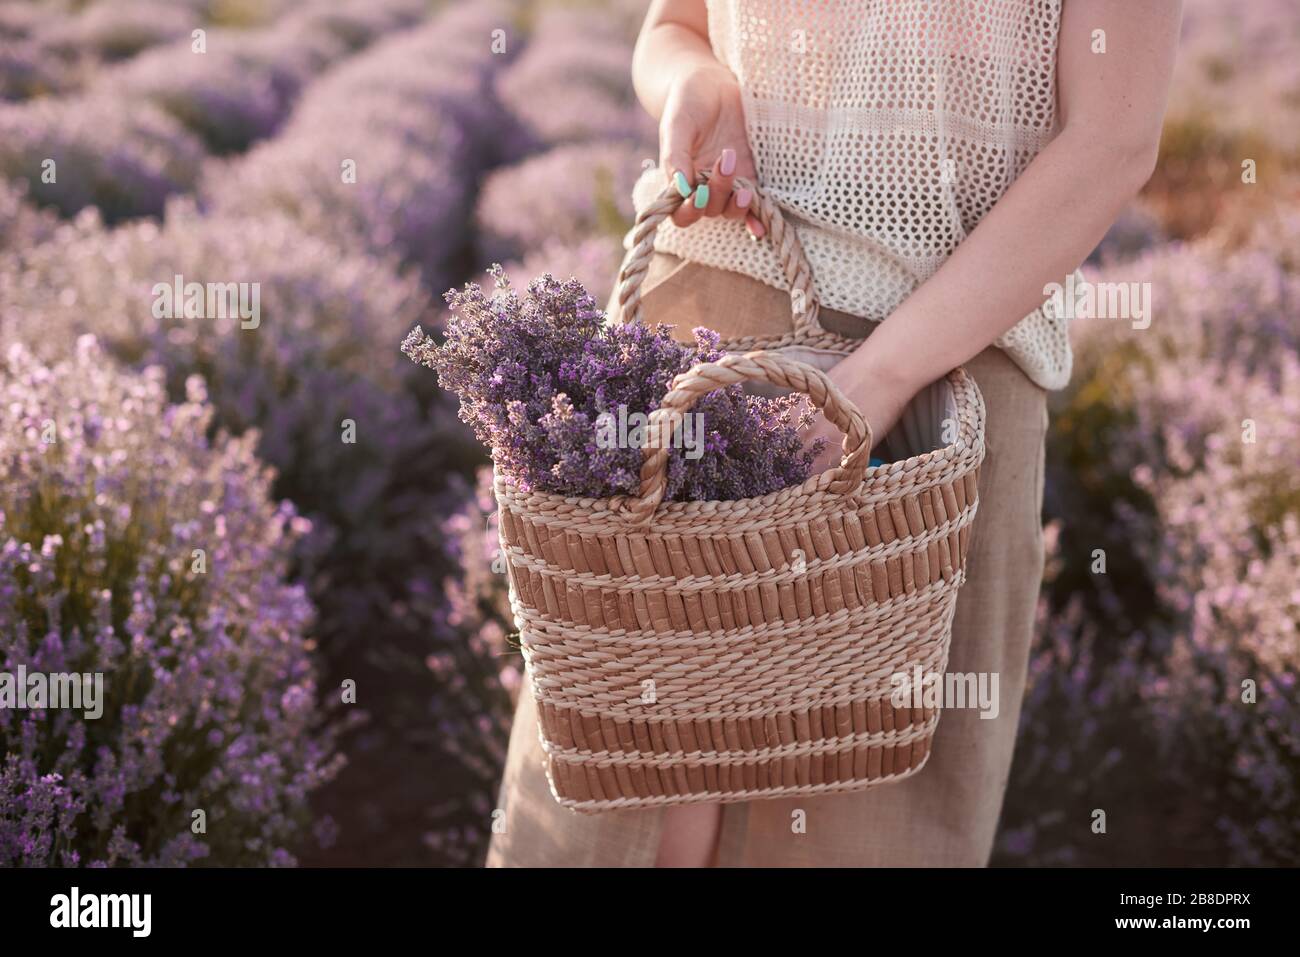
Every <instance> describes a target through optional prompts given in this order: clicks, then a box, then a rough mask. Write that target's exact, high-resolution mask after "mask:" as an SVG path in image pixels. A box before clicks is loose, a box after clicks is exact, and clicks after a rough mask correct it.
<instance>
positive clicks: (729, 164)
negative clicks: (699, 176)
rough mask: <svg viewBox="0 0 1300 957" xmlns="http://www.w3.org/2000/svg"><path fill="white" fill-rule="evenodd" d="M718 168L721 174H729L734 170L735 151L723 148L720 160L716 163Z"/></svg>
mask: <svg viewBox="0 0 1300 957" xmlns="http://www.w3.org/2000/svg"><path fill="white" fill-rule="evenodd" d="M718 169H719V170H720V171H721V172H722V175H723V176H730V175H731V174H732V173H734V172H735V171H736V151H735V150H733V149H725V150H723V151H722V161H721V162H720V163H718Z"/></svg>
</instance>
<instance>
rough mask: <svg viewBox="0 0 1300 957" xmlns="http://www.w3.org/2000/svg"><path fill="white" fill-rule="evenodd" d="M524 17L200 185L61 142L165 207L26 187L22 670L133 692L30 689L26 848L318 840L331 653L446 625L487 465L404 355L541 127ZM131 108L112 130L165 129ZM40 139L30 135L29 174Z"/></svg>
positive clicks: (13, 762)
mask: <svg viewBox="0 0 1300 957" xmlns="http://www.w3.org/2000/svg"><path fill="white" fill-rule="evenodd" d="M372 6H373V5H372ZM380 6H383V5H380ZM314 7H315V5H309V8H314ZM417 7H419V8H421V9H422V8H423V5H422V4H414V5H413V4H411V3H395V4H389V5H388V6H387V9H388V11H389V12H388V14H385V15H384V16H383V17H380V20H382V22H383V23H385V24H387V25H388V26H389V27H390V28H397V27H400V26H402V25H405V24H407V23H409V22H410V18H411V17H412V16H413V14H415V13H418V12H419V11H417V10H416V8H417ZM309 8H304V10H307V9H309ZM509 12H510V11H509V10H508V9H506V8H504V7H502V6H500V5H496V4H486V5H485V4H479V3H474V4H470V3H460V4H454V5H452V6H450V7H449V8H448V9H447V10H446V11H445V12H440V13H438V14H437V15H436V16H435V17H434V18H433V19H432V20H431V21H430V22H429V23H428V25H426V26H416V27H413V28H412V29H409V30H407V31H405V32H403V33H402V34H401V35H399V36H397V37H396V38H395V39H392V40H389V41H386V42H380V43H379V44H378V45H377V46H375V48H374V49H373V51H370V52H364V53H361V54H358V55H356V56H354V57H352V58H350V59H345V60H344V61H343V62H342V64H341V65H340V66H338V67H336V68H334V69H333V70H330V71H328V72H326V73H324V74H323V76H322V77H321V78H320V79H319V80H315V81H314V82H312V83H311V84H310V85H308V86H306V87H305V88H304V89H303V91H302V93H303V95H302V97H301V102H300V103H298V105H297V107H296V109H294V111H293V114H292V117H291V118H290V119H289V120H288V121H287V122H285V123H284V124H283V126H282V127H281V128H278V129H275V130H273V129H271V128H270V127H268V128H267V129H266V130H265V131H264V132H267V133H274V138H273V139H271V140H268V141H267V142H266V143H265V144H264V145H263V146H262V147H260V148H258V149H255V150H253V151H252V152H251V153H249V154H247V155H246V156H238V157H234V158H231V159H225V160H220V161H217V160H211V159H209V160H204V161H203V162H202V164H201V165H202V174H203V175H202V178H201V180H200V179H195V180H194V181H193V182H186V183H183V184H179V185H180V189H179V190H177V189H173V188H172V187H173V185H175V184H171V183H167V182H155V183H154V184H153V188H154V191H153V192H152V193H149V194H148V196H147V197H146V196H145V194H144V192H140V193H135V192H133V190H136V189H137V188H138V187H139V186H140V182H139V180H138V179H137V178H136V169H135V168H134V167H133V165H132V163H131V162H130V161H125V162H116V161H108V162H103V163H100V164H99V165H94V164H91V165H88V166H86V167H84V168H79V167H78V166H77V165H76V163H75V162H74V163H71V164H69V163H66V162H65V163H60V175H59V180H60V182H68V183H69V185H70V187H71V188H73V189H76V188H84V183H82V182H79V181H81V180H85V179H88V180H92V181H102V182H103V183H104V184H105V185H104V187H103V189H104V194H105V195H109V196H119V195H128V196H132V197H134V199H133V200H132V202H131V203H128V204H127V206H126V207H125V208H127V209H129V210H130V212H131V213H142V212H149V211H153V210H159V209H165V216H164V217H163V219H162V220H161V221H154V220H151V219H144V220H131V221H128V222H125V223H123V224H121V225H120V226H118V227H117V228H115V229H108V228H106V227H105V225H104V222H103V220H104V216H103V213H104V210H103V209H101V208H99V207H96V206H90V207H87V208H86V209H84V210H82V211H81V212H80V213H79V215H78V216H77V218H76V219H75V221H73V222H64V223H56V222H54V221H53V219H52V218H51V217H50V216H49V215H48V214H42V213H39V212H36V211H34V210H33V209H32V208H31V204H30V202H29V201H28V200H27V199H25V198H23V197H15V196H14V195H13V194H12V192H11V193H10V196H9V199H7V200H4V201H5V202H8V203H10V204H11V205H12V206H13V208H14V209H15V210H18V211H19V212H20V213H21V222H22V223H23V224H25V225H22V226H19V227H17V228H18V229H22V228H27V227H30V229H31V230H32V231H31V233H29V234H22V235H17V236H15V235H13V234H12V233H11V234H10V235H9V237H8V240H9V241H8V242H6V243H0V346H3V350H4V352H3V354H4V357H5V358H4V360H3V363H2V364H0V383H3V389H4V392H5V402H4V407H5V425H6V429H5V430H4V440H3V447H2V448H0V456H3V460H4V463H5V469H4V480H3V483H0V668H2V669H3V670H7V671H11V672H12V671H14V670H16V669H17V668H18V667H19V666H23V667H25V668H27V669H29V670H30V671H45V672H55V671H57V672H64V671H76V672H85V673H91V672H99V673H103V674H105V675H106V677H107V680H108V684H109V687H110V688H111V689H112V693H111V694H109V695H108V696H107V700H108V701H109V707H108V708H107V709H106V710H105V713H104V714H103V715H102V716H101V717H99V718H98V719H92V718H86V717H83V716H82V715H81V714H79V713H77V712H68V711H59V712H52V711H50V712H47V711H46V710H45V709H43V708H37V709H33V710H29V711H21V710H0V742H3V744H4V752H5V756H4V759H3V760H4V763H3V765H2V766H0V863H5V864H13V863H20V864H42V863H47V862H49V863H78V862H79V863H123V862H145V863H164V864H171V863H184V862H188V861H196V860H207V861H210V862H217V863H287V862H290V861H292V859H293V858H292V855H291V853H290V848H292V847H295V846H298V845H299V844H300V842H301V839H302V835H303V830H304V827H305V826H306V824H307V822H308V820H309V818H310V811H309V808H308V803H307V798H308V795H309V793H310V792H311V791H312V790H313V789H315V788H316V787H317V786H318V785H320V784H321V783H322V782H323V781H325V780H327V779H329V778H330V777H331V776H332V775H333V774H334V772H335V771H336V770H337V767H338V761H337V759H336V757H335V756H334V752H335V751H336V741H337V734H338V732H339V730H340V724H341V723H342V721H343V720H344V719H342V718H341V717H339V716H338V715H337V714H334V712H335V711H336V710H337V706H338V705H340V704H342V703H346V702H347V701H348V700H350V699H348V698H346V697H344V698H342V700H340V699H341V696H340V695H339V694H338V693H331V694H329V695H324V696H323V700H325V701H326V702H328V701H331V700H332V701H333V702H334V703H335V706H334V707H331V706H328V705H327V706H325V707H324V708H322V705H321V700H322V696H318V695H317V692H316V685H315V683H316V680H317V677H318V675H317V672H318V664H317V662H315V661H314V660H313V657H314V656H313V654H312V649H313V648H319V649H320V650H321V651H322V652H323V653H324V664H325V666H326V667H327V669H328V671H329V674H330V677H331V678H337V679H340V680H346V679H347V678H348V677H352V678H354V679H355V678H356V676H357V675H358V673H359V672H363V671H364V668H365V666H364V664H362V663H360V662H361V660H362V659H363V658H364V657H365V656H366V655H367V654H370V653H375V652H378V653H380V654H382V653H383V652H384V650H385V649H386V648H389V647H392V648H400V649H404V650H406V651H407V652H408V653H414V651H413V649H417V648H423V647H427V643H428V642H429V640H430V635H436V634H437V633H438V631H439V628H440V627H441V625H440V623H441V622H442V621H443V620H445V617H446V616H445V614H444V612H443V609H442V607H441V600H440V596H439V592H438V587H437V585H438V582H439V580H440V579H441V577H442V576H443V575H444V574H445V573H446V570H447V565H446V564H445V562H444V560H443V558H442V552H441V549H440V548H439V542H438V540H439V536H440V534H441V530H440V527H439V522H438V519H437V515H438V514H439V505H438V502H439V499H440V496H441V495H443V494H445V489H446V486H447V485H448V483H454V481H455V476H456V474H457V473H458V472H464V471H466V469H467V468H468V467H469V464H470V462H471V459H470V453H469V452H468V450H467V448H466V446H465V443H464V437H463V433H462V431H461V430H460V428H459V426H458V425H457V424H456V423H455V422H454V418H453V417H452V416H451V415H450V413H449V412H448V411H447V409H446V406H445V402H444V400H442V399H440V398H439V397H436V396H433V395H431V394H430V393H429V392H428V391H427V390H428V387H427V385H426V384H424V383H423V382H421V381H420V379H419V377H416V376H413V375H412V374H411V370H410V368H409V364H408V363H405V361H404V360H402V359H401V356H400V354H399V353H398V352H397V348H396V345H397V343H398V342H399V341H400V340H401V338H402V336H403V335H404V334H405V333H406V331H407V330H409V328H410V327H411V326H412V325H413V324H414V322H415V321H416V320H417V319H418V318H419V317H420V316H421V314H422V313H423V312H424V311H426V310H427V309H428V308H429V302H430V297H429V291H430V290H431V289H441V288H442V287H443V285H444V284H445V283H446V282H448V281H449V279H448V277H450V276H452V275H454V274H455V272H456V271H457V270H458V269H459V268H460V267H459V264H458V263H457V262H456V260H457V258H458V257H461V256H463V255H464V253H465V251H464V249H463V244H464V242H465V237H464V235H463V232H462V225H463V223H464V221H465V220H466V218H467V215H468V209H469V205H470V204H471V203H472V198H473V195H474V192H475V188H476V180H477V177H478V175H479V172H480V170H482V169H484V168H486V167H489V166H491V165H493V164H494V163H496V162H498V158H499V157H500V156H501V155H502V153H503V151H507V150H511V149H519V148H522V147H523V144H524V142H525V141H526V137H525V136H524V135H523V134H511V133H510V132H509V123H508V122H504V121H503V119H502V117H501V116H500V115H499V111H497V110H496V108H495V106H494V100H493V96H492V90H491V78H492V75H493V72H494V71H495V70H496V69H497V68H498V67H499V66H500V65H502V64H504V62H505V60H506V57H505V56H502V55H498V54H501V53H503V52H504V51H502V50H501V49H499V48H497V47H495V46H494V43H493V38H494V36H496V35H497V34H498V33H500V32H502V31H503V28H510V27H511V26H512V24H511V21H510V17H509ZM290 16H292V14H286V15H285V18H282V22H283V20H284V19H287V18H288V17H290ZM345 19H346V17H345ZM330 22H332V23H337V22H338V21H336V20H333V19H331V20H330ZM255 39H256V38H251V37H246V38H244V39H243V40H241V43H242V42H247V43H248V44H249V45H250V46H252V47H258V46H259V44H258V43H256V42H254V40H255ZM160 53H161V51H160ZM139 62H142V59H141V60H140V61H137V63H139ZM199 62H200V63H207V64H217V65H215V66H213V69H214V71H216V72H215V74H214V75H213V76H208V77H206V79H205V81H204V82H203V83H200V84H198V86H204V87H205V88H207V89H209V90H215V89H217V88H219V87H221V85H222V77H223V74H224V68H223V67H221V66H220V65H219V61H218V60H211V59H210V60H200V61H199ZM132 65H133V64H128V66H127V67H123V69H127V68H129V67H130V66H132ZM247 68H248V69H250V70H252V69H254V67H253V66H251V65H250V66H248V67H247ZM312 72H313V70H312V69H306V70H305V71H304V73H303V74H302V76H303V78H304V79H305V78H306V77H307V76H309V75H310V74H311V73H312ZM209 81H210V82H211V83H213V84H214V85H213V86H210V87H208V86H207V83H208V82H209ZM268 82H269V80H268ZM234 89H235V90H239V89H245V88H242V87H235V88H234ZM234 99H236V100H237V99H238V97H237V96H235V97H234ZM201 100H202V98H201V97H200V98H199V100H196V103H199V105H198V111H199V113H201V114H202V115H203V116H204V117H205V118H211V117H212V116H213V115H214V114H213V113H212V112H211V111H209V110H208V109H207V107H206V106H203V105H202V103H201V102H200V101H201ZM95 102H96V101H93V100H89V99H82V98H73V99H68V100H66V101H60V102H53V101H51V102H50V103H48V104H47V103H44V102H37V101H34V102H33V103H30V104H18V105H17V106H14V107H12V109H13V110H15V111H25V110H27V109H28V108H29V107H31V108H33V112H25V113H23V114H22V115H21V116H19V118H18V119H13V117H14V116H16V115H17V114H15V113H11V114H9V115H8V116H9V118H10V119H11V120H12V122H14V123H15V124H16V127H21V128H23V129H26V128H27V127H26V126H25V125H24V124H27V123H36V121H35V120H33V119H32V118H33V117H34V116H37V113H36V112H35V108H39V109H41V110H44V109H47V108H48V109H51V110H62V111H66V115H67V116H69V117H73V118H74V119H73V120H72V121H70V123H69V125H68V126H67V127H64V128H62V129H64V130H65V131H67V142H71V141H73V140H76V138H77V135H79V131H81V130H83V129H86V128H89V127H93V126H94V125H95V121H96V120H97V119H98V118H97V117H96V116H95V115H94V114H93V113H91V114H89V115H86V114H85V113H78V112H77V111H78V110H82V111H84V110H90V109H92V108H93V104H94V103H95ZM232 102H233V100H232ZM244 105H245V106H246V105H247V103H245V104H244ZM236 106H238V104H236ZM36 125H39V124H36ZM108 125H109V129H110V130H111V133H110V134H109V135H108V139H107V140H106V141H104V144H105V145H106V146H111V147H112V148H114V149H118V148H120V149H126V150H130V149H132V148H133V144H137V143H138V142H139V141H138V140H137V139H134V138H133V134H132V132H131V130H129V129H127V128H113V127H112V124H111V122H110V123H109V124H108ZM60 135H63V134H60ZM96 135H99V134H96V133H88V134H87V137H88V138H87V139H86V140H78V141H77V147H76V149H74V150H72V151H71V153H70V154H69V155H72V156H74V157H75V156H80V155H83V154H84V155H86V156H90V155H91V154H93V153H94V143H95V142H96V141H95V140H94V139H93V137H94V136H96ZM187 135H188V134H187ZM0 142H9V141H6V140H5V139H4V138H3V137H0ZM40 142H41V141H40V139H39V137H33V138H31V139H28V140H24V141H23V144H24V145H23V146H22V147H21V148H20V149H18V150H16V151H14V152H13V153H11V154H9V155H10V156H16V157H18V158H17V159H16V160H15V162H16V163H18V164H19V167H20V169H21V171H22V172H23V173H24V174H25V176H27V177H29V178H30V177H31V176H32V175H33V171H32V169H31V165H30V164H32V163H36V164H37V168H39V159H38V158H37V157H39V156H40V154H41V147H40V145H37V144H39V143H40ZM200 152H201V151H200ZM142 153H147V154H148V155H149V156H150V157H151V161H152V158H154V157H155V156H156V151H155V150H153V149H152V147H151V148H148V149H144V150H142ZM191 187H193V188H194V189H195V190H196V192H197V195H196V196H195V197H191V198H184V197H177V196H172V197H171V199H170V200H168V201H166V202H164V200H165V198H166V197H167V195H168V194H171V193H174V192H177V191H184V190H187V189H189V188H191ZM33 198H37V199H45V200H46V202H48V203H50V204H51V205H53V206H54V207H55V208H63V211H65V212H73V211H74V210H75V208H76V204H75V203H74V204H72V206H71V207H62V204H61V201H60V199H59V198H52V197H42V196H41V195H40V194H39V193H38V192H35V188H34V192H33ZM0 199H4V197H3V191H2V190H0ZM92 199H93V196H92ZM135 199H139V200H141V201H140V202H135V201H134V200H135ZM17 221H19V220H18V219H17V218H16V219H15V222H17ZM11 228H13V227H11ZM178 276H179V277H181V279H180V280H179V281H180V282H182V283H187V282H191V281H195V282H199V283H210V282H220V283H235V284H238V283H247V284H248V286H249V287H251V286H252V285H253V284H256V287H257V289H258V307H257V319H256V321H253V322H250V321H247V320H248V318H249V317H248V316H242V317H241V316H238V315H227V314H225V313H216V314H204V313H203V312H202V310H201V309H200V311H199V315H197V316H196V315H190V314H188V313H187V312H186V311H185V309H184V308H183V307H182V306H181V304H180V303H179V302H177V303H176V304H175V305H176V308H175V309H170V308H161V309H160V308H159V298H158V292H157V289H158V286H159V284H162V285H168V284H170V283H172V281H173V280H174V278H175V277H178ZM422 280H423V281H422ZM74 344H76V348H75V349H74V348H73V345H74ZM70 355H72V356H74V358H68V357H69V356H70ZM172 403H178V404H172ZM268 465H269V466H270V467H271V468H272V469H273V471H268V469H267V466H268ZM276 500H281V501H282V504H279V505H276V504H275V502H276ZM289 502H292V503H293V504H292V505H290V504H289ZM372 642H373V645H374V646H371V644H370V643H372ZM375 646H377V647H375ZM362 684H363V688H364V687H365V686H364V682H363V683H362ZM345 687H346V686H345ZM370 690H371V691H373V690H374V686H373V685H372V686H370ZM428 690H429V689H428V688H427V675H426V679H425V687H424V688H422V694H427V693H428ZM374 697H375V695H372V700H374ZM351 710H355V709H351ZM351 710H350V711H349V712H348V714H349V716H351ZM318 830H319V831H320V832H321V836H327V834H328V831H329V830H330V828H329V824H328V822H322V824H321V826H320V827H318Z"/></svg>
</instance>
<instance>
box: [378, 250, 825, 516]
mask: <svg viewBox="0 0 1300 957" xmlns="http://www.w3.org/2000/svg"><path fill="white" fill-rule="evenodd" d="M489 272H490V274H491V275H492V276H493V278H494V280H495V287H496V288H495V290H494V292H493V293H492V294H489V293H487V292H485V291H484V290H483V289H482V288H481V287H480V286H479V285H477V284H474V283H470V284H467V285H466V286H465V287H464V288H463V289H462V290H459V291H457V290H451V291H449V292H448V293H447V296H446V298H447V302H448V304H449V305H450V307H451V316H450V318H449V319H448V322H447V327H446V337H445V341H444V342H443V343H442V344H441V345H439V344H438V342H437V341H436V340H435V339H434V338H432V337H431V336H428V335H426V334H425V333H424V330H423V329H421V328H420V327H419V326H417V327H416V328H415V329H414V330H413V331H412V332H411V334H410V335H409V336H408V337H407V338H406V341H405V342H403V343H402V351H403V352H404V353H405V354H406V355H407V356H409V357H410V358H411V359H412V360H413V361H415V362H417V363H419V364H421V365H424V366H427V367H428V368H430V369H433V370H434V371H436V372H437V373H438V381H439V384H441V386H442V387H443V388H444V389H447V390H449V391H451V392H455V393H456V394H457V395H458V396H460V400H461V402H460V417H461V419H462V420H463V421H464V422H465V423H467V424H468V425H469V426H470V427H471V428H473V430H474V434H475V435H476V436H477V437H478V439H479V441H480V442H482V443H483V444H484V445H486V446H488V447H489V448H491V449H492V450H493V458H494V459H495V461H496V464H497V466H498V467H499V468H500V469H502V470H503V471H504V472H505V473H506V474H508V475H509V476H511V478H512V479H513V480H515V481H516V482H518V483H519V484H520V486H521V487H522V488H525V489H528V490H537V491H543V492H550V493H554V494H559V495H575V496H590V497H595V498H604V497H608V496H612V495H618V494H628V493H634V492H636V490H637V488H638V486H639V482H640V479H639V475H640V468H641V450H640V448H639V447H637V446H636V445H635V444H634V443H631V442H627V443H623V444H622V445H618V446H615V447H603V446H604V445H605V444H607V443H601V442H600V441H599V440H598V432H599V424H600V417H601V416H602V415H605V414H609V415H611V416H616V417H617V416H619V415H620V411H619V410H620V409H624V410H626V412H625V416H631V415H633V414H635V413H640V414H643V415H648V414H649V413H650V412H652V411H653V410H654V409H656V408H658V406H659V403H660V401H661V400H662V398H663V396H664V395H665V394H666V393H667V391H668V386H669V383H671V382H672V380H673V378H674V377H675V376H677V375H679V374H680V373H683V372H686V371H687V370H689V369H690V368H691V367H692V366H693V365H695V364H697V363H699V362H709V361H714V360H716V359H719V358H721V356H722V352H721V351H720V350H719V348H718V336H717V334H716V333H713V332H710V331H709V330H706V329H697V330H695V344H694V346H693V347H691V346H687V345H683V344H682V343H679V342H677V341H675V340H674V339H673V338H672V336H671V335H670V332H669V328H668V327H666V326H659V327H656V328H654V329H651V328H648V327H646V326H643V325H628V326H615V325H611V326H606V325H605V323H604V315H603V313H602V312H601V311H600V310H599V309H598V308H597V307H596V303H595V300H594V299H592V297H591V296H590V295H589V294H588V293H587V291H586V289H585V288H583V286H582V284H581V283H580V282H578V281H577V280H575V279H569V280H567V281H563V282H562V281H560V280H557V279H555V278H553V277H552V276H550V275H549V274H547V275H543V276H541V277H540V278H538V279H535V280H533V281H532V282H531V283H529V285H528V289H527V292H526V293H525V294H524V295H522V296H521V295H520V294H519V293H518V292H516V291H515V290H514V289H512V288H511V287H510V284H509V280H507V279H506V277H505V274H504V272H503V271H502V270H501V268H500V267H499V266H494V267H493V268H492V269H491V270H490V271H489ZM798 405H799V403H798V400H797V398H795V397H790V398H783V399H772V398H766V397H761V396H754V395H748V394H746V393H745V392H744V390H743V389H742V388H741V387H740V386H738V385H737V386H732V387H731V388H728V389H720V390H718V391H715V392H712V393H709V394H708V395H707V396H704V397H703V398H702V399H700V401H699V402H697V403H696V405H695V407H694V409H693V411H695V412H699V413H701V416H702V418H701V420H699V421H700V422H701V425H702V428H703V433H702V434H701V435H700V436H698V443H697V445H696V448H698V449H700V450H701V451H702V454H699V455H698V456H689V455H687V454H686V450H685V449H683V448H673V449H672V450H671V452H670V455H669V459H668V488H667V498H669V499H670V500H675V501H689V500H713V499H716V500H729V499H740V498H749V497H752V496H757V495H765V494H767V493H769V492H774V491H777V490H779V489H782V488H786V487H788V486H790V485H797V484H799V483H800V482H803V481H804V480H805V479H806V478H807V477H808V474H809V471H810V468H811V464H812V461H813V459H814V458H815V456H816V455H817V454H818V452H819V451H820V449H819V448H810V449H805V448H804V447H803V443H802V441H801V439H800V436H799V429H800V428H801V427H802V426H803V425H806V424H807V419H806V417H801V416H799V415H797V414H796V411H795V410H796V408H797V407H798ZM624 446H626V447H624Z"/></svg>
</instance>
